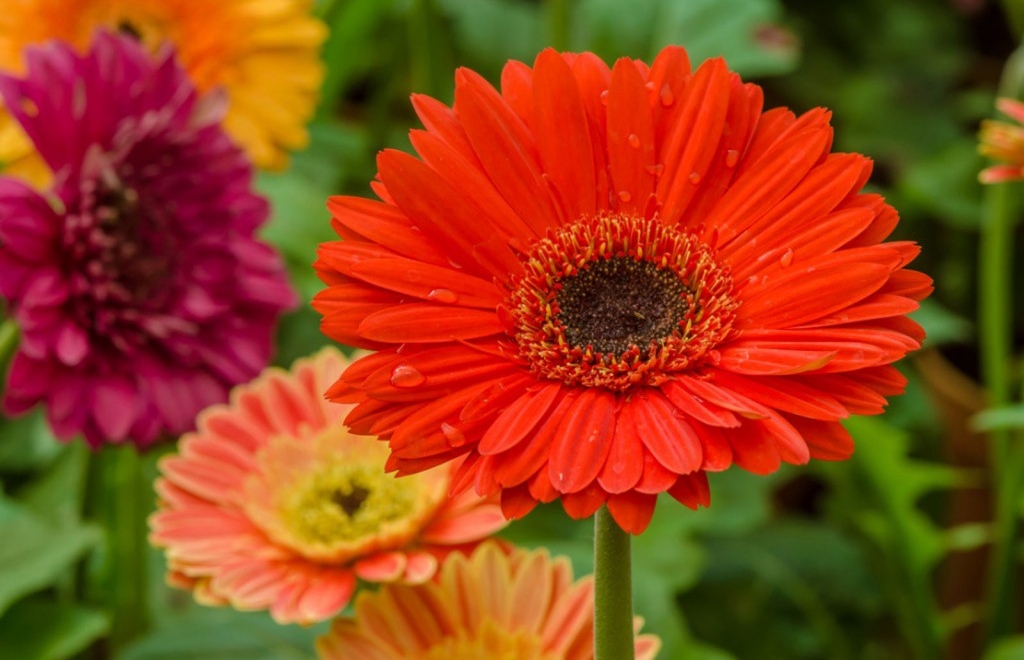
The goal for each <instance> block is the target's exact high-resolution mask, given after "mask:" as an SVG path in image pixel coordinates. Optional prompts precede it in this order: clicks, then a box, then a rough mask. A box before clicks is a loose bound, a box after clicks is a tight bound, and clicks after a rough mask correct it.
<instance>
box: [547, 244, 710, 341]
mask: <svg viewBox="0 0 1024 660" xmlns="http://www.w3.org/2000/svg"><path fill="white" fill-rule="evenodd" d="M561 284H562V287H561V289H560V290H559V291H557V293H556V294H555V301H556V302H557V303H558V309H559V312H558V319H559V320H560V321H561V322H562V324H563V325H564V326H565V338H566V340H568V342H569V343H570V344H572V345H574V346H577V347H580V348H586V347H588V346H590V347H592V348H593V350H594V351H597V352H598V353H606V354H612V355H619V354H621V353H624V352H625V351H627V350H629V349H630V348H631V347H641V348H643V347H646V346H648V345H650V344H651V342H657V341H659V340H663V339H666V338H667V337H669V336H670V335H671V334H672V333H673V332H675V331H676V330H677V329H678V327H679V323H680V322H681V321H684V320H685V319H686V316H687V314H689V313H690V312H691V306H690V304H689V303H688V301H687V299H686V298H687V295H686V294H687V293H689V291H688V290H687V288H686V285H685V284H684V283H683V281H682V280H680V279H679V276H678V275H677V274H676V273H675V272H674V271H672V270H669V269H662V268H658V267H657V266H656V265H655V264H653V263H651V262H649V261H636V260H635V259H631V258H628V257H612V258H611V259H602V260H599V261H595V262H593V263H591V264H590V265H588V266H587V267H586V268H583V269H581V270H580V271H579V272H577V273H576V274H575V275H572V276H570V277H566V278H565V279H563V280H562V282H561Z"/></svg>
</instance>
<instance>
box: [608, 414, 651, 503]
mask: <svg viewBox="0 0 1024 660" xmlns="http://www.w3.org/2000/svg"><path fill="white" fill-rule="evenodd" d="M636 409H637V407H636V406H632V405H629V403H626V404H625V405H623V406H622V409H621V410H619V414H618V418H617V419H616V421H615V434H614V436H613V437H614V439H613V441H612V446H611V449H610V450H609V452H608V458H607V460H605V463H604V468H603V469H602V470H601V474H599V475H598V477H597V481H598V483H600V484H601V487H602V488H604V489H605V490H606V491H608V492H609V493H622V492H625V491H627V490H629V489H631V488H633V486H635V485H636V483H637V482H638V481H640V475H642V474H643V470H644V459H643V456H644V453H645V450H644V446H643V443H642V442H641V441H640V436H639V435H638V433H637V425H636Z"/></svg>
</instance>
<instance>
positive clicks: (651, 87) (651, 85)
mask: <svg viewBox="0 0 1024 660" xmlns="http://www.w3.org/2000/svg"><path fill="white" fill-rule="evenodd" d="M644 87H646V88H647V91H648V92H653V91H654V81H653V80H648V81H647V82H645V83H644Z"/></svg>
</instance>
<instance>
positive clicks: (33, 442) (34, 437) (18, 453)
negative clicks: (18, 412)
mask: <svg viewBox="0 0 1024 660" xmlns="http://www.w3.org/2000/svg"><path fill="white" fill-rule="evenodd" d="M61 447H62V445H61V443H60V442H58V441H57V439H56V438H54V437H53V433H51V432H50V426H49V425H48V424H47V423H46V417H45V416H44V415H43V412H42V410H41V409H40V408H36V409H35V410H33V411H32V412H30V413H28V414H26V415H24V416H22V417H16V418H14V419H6V420H4V421H3V423H0V472H31V471H34V470H38V469H40V468H42V467H44V466H46V465H48V464H49V463H50V462H51V461H53V460H54V459H55V458H56V457H57V454H59V453H60V451H61Z"/></svg>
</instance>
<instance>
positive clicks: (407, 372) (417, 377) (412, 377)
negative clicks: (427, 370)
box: [391, 364, 427, 387]
mask: <svg viewBox="0 0 1024 660" xmlns="http://www.w3.org/2000/svg"><path fill="white" fill-rule="evenodd" d="M426 380H427V377H426V376H424V375H423V374H421V373H420V371H419V369H417V368H416V367H413V366H410V365H408V364H400V365H398V366H397V367H395V368H394V369H392V370H391V384H392V385H394V386H395V387H416V386H417V385H422V384H423V383H424V382H425V381H426Z"/></svg>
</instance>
